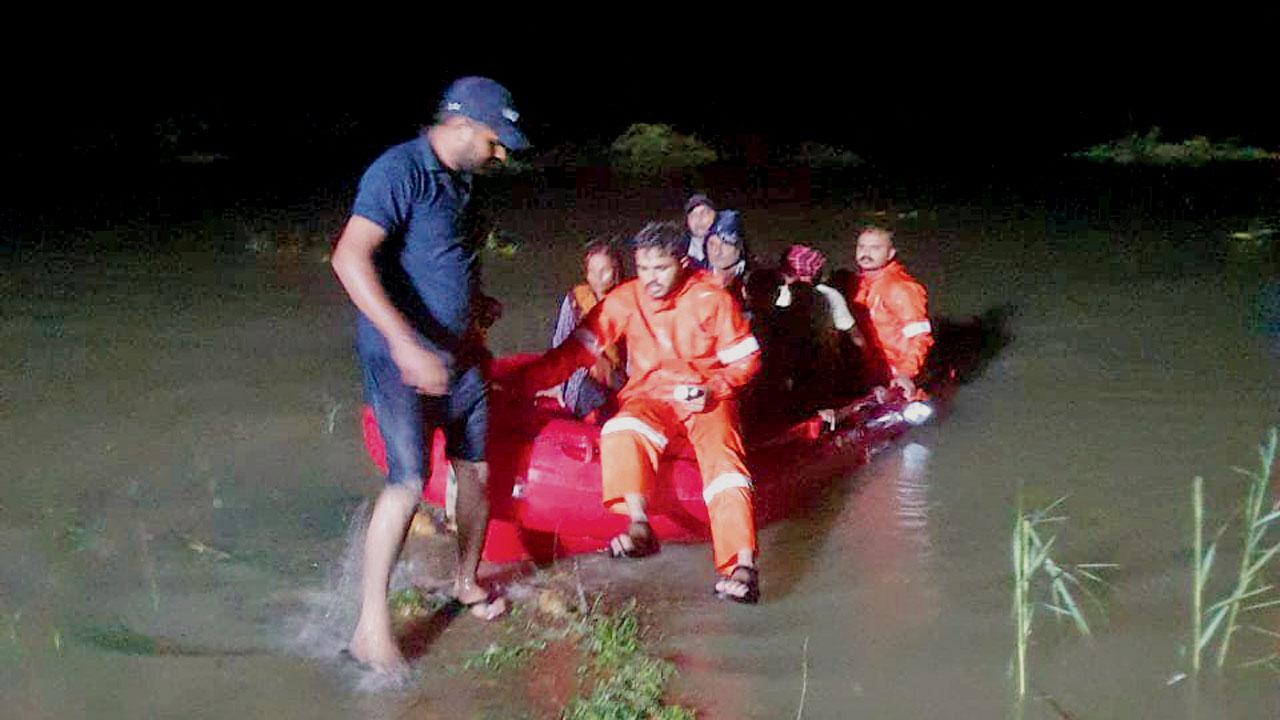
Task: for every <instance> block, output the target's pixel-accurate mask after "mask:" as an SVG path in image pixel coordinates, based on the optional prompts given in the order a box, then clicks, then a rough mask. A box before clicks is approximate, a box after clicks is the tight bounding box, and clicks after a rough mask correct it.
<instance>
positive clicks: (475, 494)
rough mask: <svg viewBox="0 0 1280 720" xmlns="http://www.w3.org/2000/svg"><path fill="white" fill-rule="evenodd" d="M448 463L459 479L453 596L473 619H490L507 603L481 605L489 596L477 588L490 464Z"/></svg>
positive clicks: (464, 461) (485, 523)
mask: <svg viewBox="0 0 1280 720" xmlns="http://www.w3.org/2000/svg"><path fill="white" fill-rule="evenodd" d="M450 462H451V463H452V464H453V473H454V476H455V477H457V479H458V503H457V517H458V568H457V570H456V572H455V574H454V580H453V596H454V597H455V598H457V599H458V602H460V603H462V604H464V605H469V606H471V610H472V614H473V615H475V616H476V617H479V618H483V619H486V620H488V619H492V618H495V617H497V616H498V615H501V614H502V613H503V612H504V611H505V610H506V602H505V601H504V600H503V599H502V598H497V599H496V600H494V601H493V602H489V603H485V602H483V601H484V600H485V598H487V597H488V595H489V593H488V591H487V590H485V589H484V588H483V587H481V586H480V580H479V577H478V576H477V569H478V568H479V567H480V553H481V551H482V550H483V549H484V534H485V531H486V530H487V529H488V527H489V489H488V484H489V463H487V462H483V461H482V462H468V461H466V460H451V461H450ZM475 603H480V604H478V605H477V604H475Z"/></svg>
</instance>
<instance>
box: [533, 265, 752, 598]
mask: <svg viewBox="0 0 1280 720" xmlns="http://www.w3.org/2000/svg"><path fill="white" fill-rule="evenodd" d="M619 341H623V342H624V344H625V347H626V350H627V375H628V378H627V384H626V385H624V386H623V388H622V390H620V391H619V392H618V399H619V401H620V403H621V408H620V409H619V410H618V413H617V415H615V416H614V417H613V418H612V419H610V420H609V421H608V422H606V423H605V424H604V427H603V428H601V431H600V460H601V471H602V475H603V497H604V504H605V506H606V507H608V508H610V509H611V510H613V511H614V512H619V513H625V512H626V505H625V502H624V497H625V496H626V495H628V494H632V493H639V494H642V495H647V494H648V492H649V490H650V488H651V487H652V485H653V483H654V482H655V481H656V480H657V477H658V462H659V460H660V458H661V457H662V453H663V451H664V450H665V449H666V447H667V445H668V443H669V441H670V439H671V438H672V437H676V436H678V435H681V434H683V435H685V436H686V437H688V439H689V441H690V443H691V444H692V445H693V450H694V454H695V455H696V456H697V459H698V467H699V469H700V471H701V473H702V487H703V491H702V497H703V500H704V501H705V502H706V503H707V514H708V516H709V517H710V520H711V540H712V553H713V555H714V559H715V565H716V570H717V571H718V572H720V573H721V574H728V573H729V572H730V571H732V570H733V568H734V565H735V564H736V561H737V554H738V552H739V551H740V550H750V551H752V552H753V553H754V552H755V551H756V528H755V515H754V512H755V511H754V508H753V506H752V492H751V491H752V487H751V475H750V472H749V471H748V470H747V465H746V461H745V452H744V450H743V446H742V435H741V432H740V431H739V423H738V410H737V402H736V399H735V397H736V395H737V392H738V390H739V389H741V388H742V387H743V386H744V385H746V384H747V383H748V382H749V381H750V380H751V379H752V378H753V377H754V376H755V374H756V373H757V372H758V371H759V370H760V346H759V344H758V343H757V342H756V339H755V337H754V336H753V335H752V334H751V328H750V326H749V325H748V324H747V321H746V318H744V317H743V315H742V311H741V310H740V309H739V308H738V305H737V303H736V302H735V301H734V299H733V297H732V296H731V295H730V294H729V293H728V292H727V291H725V290H724V288H721V287H720V286H719V284H718V283H717V282H716V281H715V280H714V279H712V278H711V276H710V275H708V274H705V273H692V274H689V275H687V276H686V277H685V278H684V279H683V280H682V281H681V284H680V285H678V286H677V287H676V288H675V289H673V290H672V291H671V292H670V293H669V294H668V295H667V296H666V297H664V298H657V299H655V298H652V297H649V295H648V294H647V293H645V291H644V288H643V286H642V285H641V284H640V281H639V280H630V281H628V282H626V283H623V284H622V285H619V286H618V287H617V288H615V289H614V290H613V291H612V292H610V293H609V294H608V295H606V296H605V298H604V299H603V300H601V301H600V303H599V304H597V305H596V306H595V307H594V308H592V309H591V312H589V313H587V315H586V317H584V318H583V319H582V322H581V323H580V324H579V325H578V329H577V330H575V331H574V334H573V336H572V337H570V339H569V340H567V341H565V342H564V343H562V344H561V345H560V346H559V347H556V348H554V349H552V350H550V351H548V352H547V353H546V354H545V355H543V356H542V357H541V358H540V359H539V360H537V361H535V362H534V363H533V364H531V365H528V366H526V367H525V368H524V369H523V370H522V374H521V377H520V380H519V384H520V385H521V387H522V389H524V390H525V391H531V390H538V389H541V388H544V387H550V386H552V385H555V384H556V383H557V382H560V381H562V380H563V379H564V378H565V377H567V376H568V375H569V374H571V373H572V372H573V370H574V369H576V368H578V367H582V366H585V365H589V364H591V363H593V362H595V359H596V357H597V356H598V355H599V354H600V352H601V351H602V349H603V348H606V347H609V346H610V345H615V344H617V343H618V342H619ZM692 385H697V386H702V387H704V388H706V390H707V405H706V409H705V410H704V411H703V412H698V413H695V412H692V411H691V410H690V409H689V407H688V405H687V404H686V403H685V402H683V401H682V400H681V399H679V397H678V393H679V392H681V391H682V390H683V388H684V386H692Z"/></svg>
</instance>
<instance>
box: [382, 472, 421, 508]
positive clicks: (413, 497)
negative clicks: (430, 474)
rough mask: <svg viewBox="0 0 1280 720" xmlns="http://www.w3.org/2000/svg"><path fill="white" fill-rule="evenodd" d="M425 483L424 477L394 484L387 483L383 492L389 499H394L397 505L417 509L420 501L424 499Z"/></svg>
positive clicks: (408, 478) (403, 480)
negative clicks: (405, 505)
mask: <svg viewBox="0 0 1280 720" xmlns="http://www.w3.org/2000/svg"><path fill="white" fill-rule="evenodd" d="M422 488H423V482H422V477H421V476H417V477H406V478H403V479H400V480H397V481H396V482H393V483H387V484H386V485H385V486H383V488H382V492H383V494H384V495H386V496H387V497H388V498H390V499H393V500H395V501H396V502H397V504H401V505H404V504H408V505H409V506H410V507H416V506H417V504H418V501H419V500H421V499H422Z"/></svg>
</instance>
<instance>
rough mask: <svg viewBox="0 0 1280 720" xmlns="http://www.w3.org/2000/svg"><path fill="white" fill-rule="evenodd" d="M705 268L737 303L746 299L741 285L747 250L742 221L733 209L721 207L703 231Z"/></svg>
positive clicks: (745, 269) (745, 270)
mask: <svg viewBox="0 0 1280 720" xmlns="http://www.w3.org/2000/svg"><path fill="white" fill-rule="evenodd" d="M706 252H707V268H708V271H709V272H710V273H711V276H712V277H713V278H714V279H715V281H716V282H718V283H719V284H720V286H721V287H723V288H724V289H726V290H728V291H729V293H730V294H731V295H733V297H734V299H735V300H737V301H738V302H739V303H740V304H743V303H745V302H746V288H745V287H744V285H743V280H744V276H745V275H746V272H747V251H746V245H745V238H744V237H743V235H742V222H741V219H740V216H739V215H738V213H737V211H735V210H721V211H720V212H719V214H717V215H716V220H715V222H714V223H712V224H711V229H710V230H709V231H708V232H707V244H706Z"/></svg>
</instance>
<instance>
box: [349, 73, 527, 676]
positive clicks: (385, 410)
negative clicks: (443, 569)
mask: <svg viewBox="0 0 1280 720" xmlns="http://www.w3.org/2000/svg"><path fill="white" fill-rule="evenodd" d="M518 119H519V115H518V114H517V113H516V112H515V110H514V109H513V107H512V101H511V94H510V93H509V92H507V90H506V89H505V88H504V87H502V86H501V85H499V84H498V83H496V82H494V81H493V80H489V79H487V78H479V77H467V78H462V79H460V80H457V81H455V82H454V83H453V84H452V85H451V86H450V87H449V89H448V90H446V91H445V94H444V97H443V99H442V101H441V103H440V107H439V113H438V115H437V118H436V122H435V124H434V125H432V126H431V127H429V128H427V129H426V130H425V131H424V132H423V134H422V135H421V136H419V137H418V138H417V139H415V140H411V141H409V142H407V143H403V144H401V145H397V146H395V147H393V148H391V149H390V150H387V151H386V152H385V153H383V155H382V156H381V157H379V158H378V159H377V160H376V161H374V163H373V164H372V165H371V166H370V167H369V169H368V170H367V171H366V172H365V174H364V177H363V178H361V180H360V187H359V190H358V191H357V193H356V200H355V203H354V205H353V207H352V214H351V218H350V220H349V221H348V222H347V225H346V228H345V229H344V230H343V232H342V235H341V237H339V239H338V243H337V245H336V246H335V247H334V252H333V267H334V270H335V271H336V273H337V275H338V278H339V280H340V281H341V282H342V285H343V287H344V288H346V290H347V293H348V294H349V295H350V296H351V300H352V302H354V303H355V306H356V308H357V309H358V310H359V316H358V318H357V321H356V350H357V353H358V355H359V357H360V365H361V369H362V372H363V377H364V388H365V397H366V400H367V401H368V402H369V404H370V405H371V406H372V407H373V411H374V415H375V416H376V417H377V420H378V429H379V432H380V433H381V435H382V438H383V441H384V442H385V444H386V450H387V481H386V485H385V486H384V487H383V489H382V492H381V494H380V495H379V496H378V500H377V502H376V503H375V504H374V508H373V515H372V517H371V518H370V521H369V529H368V532H367V533H366V535H365V547H364V564H363V568H364V570H363V578H362V581H361V608H360V619H359V620H358V621H357V624H356V628H355V631H354V634H353V635H352V638H351V642H350V644H349V646H348V648H347V650H346V652H347V653H348V654H349V655H350V656H351V657H352V658H353V659H354V660H356V661H357V662H359V663H362V664H365V665H368V666H370V667H372V668H373V669H374V670H377V671H379V672H384V673H392V674H403V672H404V671H405V669H406V666H405V661H404V657H403V656H402V655H401V653H400V650H399V648H398V647H397V646H396V642H395V638H394V637H393V636H392V632H391V617H390V611H389V609H388V607H387V587H388V583H389V580H390V575H391V569H392V567H393V566H394V564H395V561H396V557H397V556H398V555H399V552H400V547H401V544H402V542H403V539H404V535H405V531H406V529H407V527H408V525H409V521H410V520H411V519H412V517H413V513H414V510H415V508H416V507H417V504H418V501H419V499H420V497H421V496H422V486H423V482H424V481H425V479H426V477H427V476H428V475H429V467H428V462H429V460H430V449H429V448H427V447H425V446H424V442H423V438H424V431H426V430H429V429H431V428H436V427H438V428H441V429H443V430H444V434H445V440H446V454H447V456H448V458H449V460H450V463H451V465H452V466H453V470H454V473H455V475H456V476H457V480H458V502H457V508H458V511H457V514H458V542H459V562H458V569H457V574H456V575H455V581H454V588H453V593H454V596H455V597H456V598H457V600H458V602H460V603H461V604H463V605H465V606H468V607H470V608H471V609H472V612H473V613H474V614H477V615H481V616H485V617H492V616H493V615H494V614H496V613H500V612H501V611H502V609H503V607H504V606H503V603H502V600H501V599H500V598H498V599H495V598H491V597H490V596H489V594H488V592H487V591H486V590H485V589H484V588H482V587H481V586H480V585H479V584H478V582H477V578H476V568H477V567H478V565H479V562H480V550H481V547H482V545H483V542H484V533H485V528H486V526H487V524H488V517H489V506H488V498H487V495H486V492H485V483H486V480H487V476H488V466H487V464H486V463H485V453H484V439H485V432H486V429H487V425H488V397H487V388H486V385H485V381H484V378H483V377H482V375H481V372H480V367H479V358H480V357H481V356H482V354H483V353H482V348H477V347H472V346H471V345H473V344H474V338H475V334H474V333H468V332H467V330H468V327H469V325H470V321H471V315H472V302H473V298H474V297H475V293H476V288H477V284H478V283H477V277H476V275H477V273H476V247H475V244H474V241H473V238H472V237H470V234H469V233H468V232H467V228H466V227H465V223H464V222H463V213H464V211H465V209H466V206H467V202H468V200H469V199H470V196H471V176H472V174H473V173H480V172H483V171H484V170H485V169H486V168H487V167H488V166H489V165H491V164H492V163H493V162H495V161H498V162H503V161H505V160H506V157H507V151H508V150H520V149H523V148H525V147H527V146H528V141H527V140H526V139H525V137H524V135H523V133H521V131H520V129H519V128H518V127H517V125H516V122H517V121H518Z"/></svg>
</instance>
